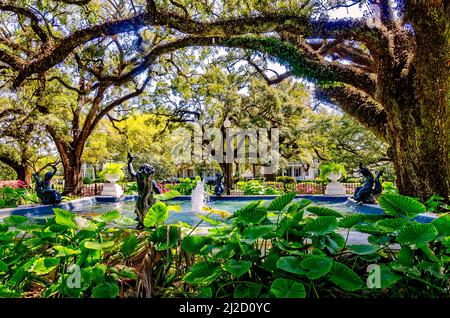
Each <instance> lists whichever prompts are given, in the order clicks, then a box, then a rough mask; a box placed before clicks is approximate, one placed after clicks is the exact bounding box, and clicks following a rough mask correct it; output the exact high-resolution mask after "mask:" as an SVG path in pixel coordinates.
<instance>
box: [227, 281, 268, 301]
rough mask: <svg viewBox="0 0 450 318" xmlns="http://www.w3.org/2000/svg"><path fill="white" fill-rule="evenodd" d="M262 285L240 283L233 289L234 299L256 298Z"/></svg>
mask: <svg viewBox="0 0 450 318" xmlns="http://www.w3.org/2000/svg"><path fill="white" fill-rule="evenodd" d="M261 289H262V285H261V284H257V283H252V282H242V283H240V284H238V285H237V286H236V288H235V289H234V293H233V297H234V298H256V297H258V296H259V293H260V292H261Z"/></svg>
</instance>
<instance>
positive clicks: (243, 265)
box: [223, 259, 252, 277]
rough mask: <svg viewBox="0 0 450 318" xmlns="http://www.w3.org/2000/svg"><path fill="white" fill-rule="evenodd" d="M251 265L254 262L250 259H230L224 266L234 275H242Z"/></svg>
mask: <svg viewBox="0 0 450 318" xmlns="http://www.w3.org/2000/svg"><path fill="white" fill-rule="evenodd" d="M251 266H252V263H251V262H249V261H237V260H234V259H230V260H228V261H227V262H226V263H225V264H224V265H223V268H224V269H225V270H226V271H227V272H229V273H231V274H232V275H234V276H236V277H240V276H242V275H243V274H245V273H246V272H248V271H249V269H250V267H251Z"/></svg>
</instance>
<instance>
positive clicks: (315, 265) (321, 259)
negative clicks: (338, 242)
mask: <svg viewBox="0 0 450 318" xmlns="http://www.w3.org/2000/svg"><path fill="white" fill-rule="evenodd" d="M331 265H332V261H331V259H329V258H328V257H325V256H318V255H312V256H308V257H306V258H305V259H304V260H303V261H302V262H301V263H300V266H301V267H302V268H304V269H306V270H308V271H307V273H306V276H307V277H308V278H309V279H318V278H320V277H322V276H324V275H326V274H328V272H329V271H330V270H331Z"/></svg>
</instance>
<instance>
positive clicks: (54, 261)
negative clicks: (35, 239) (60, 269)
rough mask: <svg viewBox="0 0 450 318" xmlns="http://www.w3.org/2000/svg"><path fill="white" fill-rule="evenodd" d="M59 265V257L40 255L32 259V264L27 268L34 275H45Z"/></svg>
mask: <svg viewBox="0 0 450 318" xmlns="http://www.w3.org/2000/svg"><path fill="white" fill-rule="evenodd" d="M58 265H59V259H58V258H55V257H41V258H38V259H37V260H35V261H34V263H33V265H32V266H31V267H30V268H29V269H28V271H29V272H33V273H35V274H36V275H45V274H48V273H50V272H51V271H52V270H54V269H55V268H56V266H58Z"/></svg>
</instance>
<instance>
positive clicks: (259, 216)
mask: <svg viewBox="0 0 450 318" xmlns="http://www.w3.org/2000/svg"><path fill="white" fill-rule="evenodd" d="M237 218H238V220H239V221H241V222H244V223H246V224H254V225H256V224H259V223H261V222H262V220H264V219H265V218H267V210H266V209H265V208H263V207H255V208H254V209H245V210H241V211H240V212H239V215H238V217H237Z"/></svg>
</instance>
